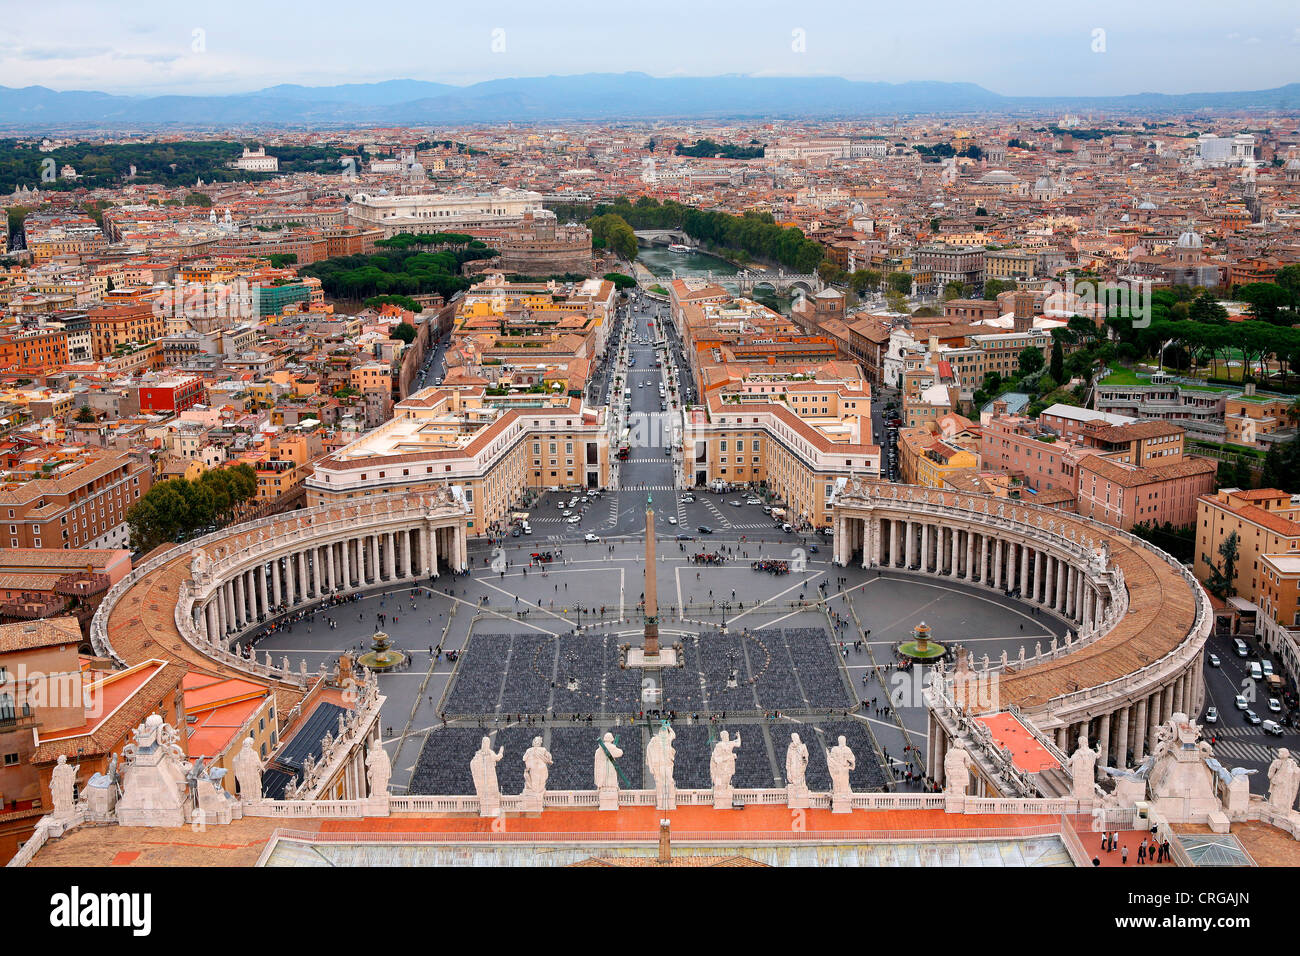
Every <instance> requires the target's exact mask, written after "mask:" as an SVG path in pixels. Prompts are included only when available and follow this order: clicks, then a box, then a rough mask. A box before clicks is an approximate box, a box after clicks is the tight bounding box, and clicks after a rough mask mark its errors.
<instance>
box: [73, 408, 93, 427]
mask: <svg viewBox="0 0 1300 956" xmlns="http://www.w3.org/2000/svg"><path fill="white" fill-rule="evenodd" d="M77 421H78V422H80V423H81V424H83V425H92V424H94V423H95V421H96V419H95V412H94V409H92V408H91V407H90V406H89V405H82V406H81V408H80V409H79V410H78V411H77Z"/></svg>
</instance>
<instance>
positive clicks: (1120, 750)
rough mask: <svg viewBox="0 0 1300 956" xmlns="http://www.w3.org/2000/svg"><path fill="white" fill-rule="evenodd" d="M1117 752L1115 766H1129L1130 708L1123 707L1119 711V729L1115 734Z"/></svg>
mask: <svg viewBox="0 0 1300 956" xmlns="http://www.w3.org/2000/svg"><path fill="white" fill-rule="evenodd" d="M1115 743H1116V745H1117V747H1116V754H1115V766H1116V767H1121V768H1123V767H1127V766H1128V708H1127V707H1122V708H1120V711H1119V730H1118V732H1117V733H1116V734H1115Z"/></svg>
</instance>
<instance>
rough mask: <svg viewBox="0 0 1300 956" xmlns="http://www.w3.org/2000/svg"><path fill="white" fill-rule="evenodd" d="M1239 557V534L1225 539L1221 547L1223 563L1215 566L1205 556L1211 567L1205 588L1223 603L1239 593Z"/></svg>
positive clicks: (1233, 534) (1220, 554)
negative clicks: (1237, 583) (1237, 581)
mask: <svg viewBox="0 0 1300 956" xmlns="http://www.w3.org/2000/svg"><path fill="white" fill-rule="evenodd" d="M1238 556H1239V548H1238V539H1237V532H1235V531H1234V532H1232V533H1231V534H1229V535H1228V536H1227V537H1226V538H1224V539H1223V544H1221V545H1219V557H1220V558H1222V562H1221V563H1220V564H1218V565H1216V564H1214V562H1212V561H1211V560H1210V558H1209V556H1208V555H1204V556H1203V557H1204V559H1205V563H1206V564H1208V565H1209V566H1210V575H1209V579H1208V580H1207V581H1206V582H1205V586H1206V587H1207V588H1209V589H1210V593H1211V594H1213V595H1214V596H1215V597H1217V598H1218V599H1219V600H1221V601H1226V600H1227V599H1228V598H1230V597H1232V596H1233V595H1234V594H1236V593H1237V585H1236V579H1237V558H1238Z"/></svg>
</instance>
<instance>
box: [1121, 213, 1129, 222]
mask: <svg viewBox="0 0 1300 956" xmlns="http://www.w3.org/2000/svg"><path fill="white" fill-rule="evenodd" d="M1119 221H1120V222H1128V221H1129V218H1128V213H1124V215H1122V216H1120V217H1119Z"/></svg>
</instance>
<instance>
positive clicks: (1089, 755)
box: [1069, 734, 1097, 802]
mask: <svg viewBox="0 0 1300 956" xmlns="http://www.w3.org/2000/svg"><path fill="white" fill-rule="evenodd" d="M1069 767H1070V779H1071V780H1072V781H1073V784H1074V793H1073V796H1074V799H1076V800H1078V801H1080V802H1087V801H1090V800H1092V799H1093V798H1094V797H1095V796H1096V794H1097V791H1096V782H1097V751H1095V750H1093V749H1092V748H1091V747H1089V746H1088V738H1087V736H1085V735H1083V734H1080V735H1079V748H1078V749H1077V750H1075V752H1074V753H1072V754H1070V762H1069Z"/></svg>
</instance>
